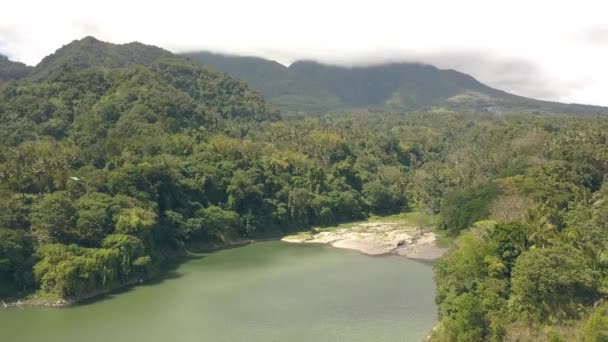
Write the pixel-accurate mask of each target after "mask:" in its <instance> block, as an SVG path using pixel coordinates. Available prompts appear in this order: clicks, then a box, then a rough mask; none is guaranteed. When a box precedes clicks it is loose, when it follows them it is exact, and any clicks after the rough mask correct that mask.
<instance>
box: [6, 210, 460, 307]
mask: <svg viewBox="0 0 608 342" xmlns="http://www.w3.org/2000/svg"><path fill="white" fill-rule="evenodd" d="M417 215H422V214H420V213H403V214H397V215H390V216H384V217H381V216H373V217H371V218H370V219H368V220H364V221H356V222H348V223H343V224H339V225H336V226H331V227H313V228H311V229H310V230H308V231H302V232H298V233H296V234H290V235H276V236H266V237H260V238H252V239H242V240H237V241H231V242H227V243H224V244H212V245H211V244H204V245H192V246H189V247H188V248H186V251H187V256H186V257H185V258H186V259H185V260H183V261H184V262H185V261H187V259H188V258H190V257H192V256H196V255H200V254H207V253H214V252H217V251H221V250H225V249H231V248H239V247H245V246H247V245H250V244H252V243H256V242H263V241H279V240H280V241H283V242H286V243H318V244H326V245H329V246H332V247H336V248H342V249H351V250H357V251H359V252H361V253H363V254H366V255H369V256H381V255H397V256H402V257H405V258H408V259H413V260H419V261H435V260H437V259H438V258H440V257H441V256H443V255H444V254H445V253H446V252H447V251H448V248H446V247H444V246H438V245H437V242H438V241H439V240H438V234H436V233H435V232H433V231H432V230H430V229H429V227H422V228H420V227H416V226H415V225H414V223H413V222H411V221H410V220H411V219H412V217H418V216H417ZM408 218H409V220H408ZM425 219H426V220H428V218H425ZM174 266H175V265H174ZM169 269H170V268H167V269H165V270H161V271H159V272H156V273H155V274H154V275H151V276H149V277H148V278H139V279H133V280H131V281H129V282H126V283H123V284H118V285H116V286H113V287H111V288H109V289H105V290H98V291H95V292H92V293H90V294H87V295H84V296H81V297H79V298H56V297H52V298H50V297H46V296H39V295H38V294H32V295H30V296H26V297H24V298H17V299H14V300H0V309H8V308H15V307H16V308H24V307H36V306H38V307H52V308H65V307H69V306H73V305H78V304H79V303H82V302H84V301H87V300H95V299H96V298H103V297H104V296H107V295H111V294H112V293H115V292H117V291H121V290H124V289H128V288H131V287H134V286H138V285H145V284H146V283H149V282H151V281H154V280H155V279H158V278H162V277H163V275H164V273H166V272H168V271H169Z"/></svg>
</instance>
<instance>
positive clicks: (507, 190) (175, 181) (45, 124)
mask: <svg viewBox="0 0 608 342" xmlns="http://www.w3.org/2000/svg"><path fill="white" fill-rule="evenodd" d="M104 44H106V43H102V42H99V41H96V40H93V39H92V38H85V39H84V40H81V41H76V42H73V43H72V44H70V45H67V46H65V47H63V48H62V49H60V50H59V51H58V53H57V54H55V55H54V56H51V57H48V58H47V59H45V61H43V63H41V65H39V66H37V67H36V69H34V70H38V71H37V72H35V73H33V74H32V75H31V76H29V77H26V78H23V79H21V80H16V81H10V82H6V83H4V84H2V85H0V130H1V132H0V298H5V299H9V298H15V297H16V296H23V295H27V294H31V293H35V294H36V296H38V297H46V298H54V299H58V298H67V299H78V298H83V297H86V296H89V295H91V294H95V293H100V292H104V291H108V290H110V289H112V288H115V287H117V286H120V285H123V284H126V283H130V282H134V281H139V280H141V279H146V278H149V277H151V276H153V275H155V274H157V273H158V272H160V271H162V270H163V269H164V268H165V267H166V266H167V265H168V264H170V263H173V262H176V261H179V260H181V259H182V258H183V257H184V256H185V254H186V250H187V249H188V248H194V247H200V246H217V245H222V244H226V243H229V242H231V241H237V240H239V239H245V238H252V237H261V236H271V235H277V234H282V233H285V232H288V231H294V230H298V229H306V228H308V227H311V226H313V225H329V224H334V223H337V222H343V221H349V220H357V219H363V218H366V217H367V216H369V215H372V214H389V213H397V212H401V211H405V210H418V211H424V212H426V213H429V214H434V215H438V217H439V218H440V222H441V224H440V227H439V228H440V229H442V230H443V231H444V232H445V234H446V235H447V236H451V237H454V238H456V237H458V238H457V240H456V242H455V247H454V248H453V250H452V252H450V253H449V254H448V255H447V256H446V257H444V258H443V259H441V260H440V261H439V262H438V263H437V264H436V266H435V267H436V279H437V304H438V306H439V315H440V323H439V325H438V328H437V329H436V331H435V332H434V335H433V338H434V339H435V340H437V341H484V340H503V339H517V338H523V339H525V338H529V339H532V340H534V339H537V338H538V339H541V338H546V339H548V338H560V336H561V338H563V339H564V340H572V339H576V338H579V339H582V338H583V337H584V338H586V340H589V341H603V340H602V338H604V340H605V338H606V331H608V321H607V319H606V312H607V310H608V309H607V308H606V304H602V303H603V301H604V300H605V299H606V297H607V296H608V258H607V252H606V248H607V247H608V246H607V242H608V227H607V222H608V216H607V215H608V214H607V213H608V207H607V206H608V184H606V175H607V174H608V119H606V118H603V117H584V118H583V117H574V116H540V115H532V114H516V113H514V114H509V115H490V114H488V113H456V112H452V111H443V112H439V111H435V112H423V111H421V112H401V111H395V112H391V111H379V110H377V111H363V110H359V111H348V112H336V113H332V114H324V115H312V114H307V115H304V114H291V113H283V114H282V116H281V115H279V113H278V112H277V110H275V109H274V107H273V106H272V105H270V104H269V103H268V102H267V101H266V100H264V99H263V98H262V96H261V95H259V94H258V93H257V92H255V91H252V90H251V89H250V88H249V86H247V85H246V84H245V83H243V82H241V81H238V80H236V79H234V78H232V77H230V76H228V75H226V74H223V73H219V72H217V71H215V70H213V69H210V68H207V67H205V66H202V65H199V64H196V63H193V62H190V61H188V60H186V59H184V58H180V57H177V56H173V55H171V54H169V53H167V52H165V51H164V50H160V49H158V50H157V48H149V47H146V46H144V45H141V44H127V45H120V46H115V45H110V44H106V45H104ZM91 46H94V47H95V48H94V49H92V50H91V49H90V47H91ZM69 51H76V52H77V53H76V52H75V55H72V54H71V53H68V52H69ZM150 51H152V52H153V53H152V54H151V55H148V52H150ZM142 54H144V55H146V56H147V57H145V58H144V57H142ZM104 56H105V57H104ZM59 59H61V60H62V62H58V60H59Z"/></svg>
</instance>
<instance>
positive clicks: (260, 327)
mask: <svg viewBox="0 0 608 342" xmlns="http://www.w3.org/2000/svg"><path fill="white" fill-rule="evenodd" d="M433 297H434V284H433V280H432V269H431V267H430V266H429V265H426V264H422V263H418V262H415V261H410V260H406V259H404V258H400V257H369V256H365V255H361V254H359V253H357V252H353V251H346V250H339V249H334V248H331V247H326V246H318V245H292V244H286V243H282V242H276V241H275V242H260V243H255V244H252V245H249V246H246V247H242V248H235V249H230V250H223V251H219V252H216V253H212V254H208V255H205V256H203V257H200V258H197V259H193V260H191V261H188V262H186V263H184V264H183V265H181V266H180V267H179V268H178V269H177V270H176V271H174V272H173V273H172V274H170V275H169V277H167V278H166V279H164V280H162V281H157V282H156V283H152V284H148V285H143V286H138V287H135V288H133V289H130V290H128V291H123V292H121V293H118V294H115V295H112V296H109V297H108V298H106V299H103V300H98V301H94V302H91V303H87V304H84V305H78V306H75V307H72V308H67V309H50V308H27V309H17V308H12V309H8V310H0V334H1V335H0V336H1V339H2V341H11V342H12V341H15V342H29V341H32V342H34V341H36V342H38V341H45V342H81V341H88V342H94V341H111V342H121V341H129V342H132V341H147V342H157V341H159V342H160V341H171V342H174V341H175V342H178V341H184V342H190V341H197V342H199V341H213V342H215V341H247V342H249V341H264V342H266V341H391V342H393V341H420V340H422V339H423V338H424V336H426V335H427V334H428V332H429V331H430V329H431V328H432V326H433V324H434V322H435V316H436V310H435V306H434V304H433Z"/></svg>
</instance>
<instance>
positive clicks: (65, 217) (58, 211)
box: [32, 191, 81, 244]
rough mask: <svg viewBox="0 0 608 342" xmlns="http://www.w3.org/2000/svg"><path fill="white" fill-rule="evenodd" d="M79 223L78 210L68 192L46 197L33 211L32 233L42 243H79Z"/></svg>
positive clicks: (55, 193)
mask: <svg viewBox="0 0 608 342" xmlns="http://www.w3.org/2000/svg"><path fill="white" fill-rule="evenodd" d="M77 221H78V210H77V209H76V207H75V206H74V202H73V199H72V198H70V196H69V195H68V193H67V192H63V191H59V192H54V193H52V194H49V195H46V196H44V197H43V198H42V199H41V200H40V201H39V202H38V203H36V205H34V207H33V209H32V231H33V232H34V236H35V237H36V239H37V240H38V241H39V242H40V243H57V242H59V243H65V244H70V243H75V242H78V241H79V240H80V238H81V236H80V235H79V234H78V233H79V232H78V230H77V226H76V224H77Z"/></svg>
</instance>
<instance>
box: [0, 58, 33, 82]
mask: <svg viewBox="0 0 608 342" xmlns="http://www.w3.org/2000/svg"><path fill="white" fill-rule="evenodd" d="M31 69H32V68H31V67H29V66H27V65H25V64H23V63H19V62H13V61H10V60H9V59H8V58H7V57H6V56H3V55H1V54H0V83H2V82H3V81H8V80H15V79H20V78H23V77H26V76H27V75H28V74H29V73H30V71H31Z"/></svg>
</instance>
